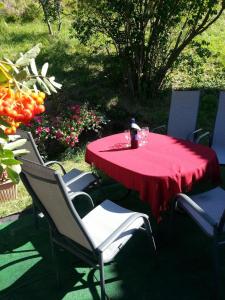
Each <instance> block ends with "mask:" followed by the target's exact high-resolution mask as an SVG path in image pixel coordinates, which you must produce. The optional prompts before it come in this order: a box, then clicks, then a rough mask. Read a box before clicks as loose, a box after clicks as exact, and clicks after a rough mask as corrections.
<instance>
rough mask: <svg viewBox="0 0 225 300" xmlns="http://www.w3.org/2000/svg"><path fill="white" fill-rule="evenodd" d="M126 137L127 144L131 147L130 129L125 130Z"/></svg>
mask: <svg viewBox="0 0 225 300" xmlns="http://www.w3.org/2000/svg"><path fill="white" fill-rule="evenodd" d="M124 137H125V140H126V146H127V147H129V146H130V130H125V131H124Z"/></svg>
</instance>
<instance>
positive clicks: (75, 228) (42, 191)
mask: <svg viewBox="0 0 225 300" xmlns="http://www.w3.org/2000/svg"><path fill="white" fill-rule="evenodd" d="M21 161H22V173H23V175H24V176H25V177H26V180H27V182H28V183H29V189H32V193H34V194H35V196H36V198H37V199H38V201H40V202H41V205H42V206H43V207H44V209H45V211H46V212H47V216H46V217H47V218H50V220H51V221H50V222H49V223H50V224H51V223H52V222H53V223H54V225H55V228H56V229H57V231H58V232H59V233H60V234H62V235H63V236H65V237H67V238H69V239H71V240H72V241H74V242H75V243H77V244H79V245H81V246H83V247H84V248H86V249H88V250H90V251H92V250H93V249H94V247H93V242H92V240H91V239H90V237H89V235H88V233H87V231H86V229H85V227H84V226H83V225H82V219H81V218H80V216H79V215H78V213H77V211H76V210H75V207H74V206H73V204H72V202H71V200H70V199H69V197H68V194H67V191H66V187H65V185H64V182H63V180H62V178H61V176H60V175H59V174H58V173H57V172H56V171H54V170H52V169H50V168H48V167H45V166H42V165H40V164H37V163H34V162H32V161H29V160H26V159H24V158H21Z"/></svg>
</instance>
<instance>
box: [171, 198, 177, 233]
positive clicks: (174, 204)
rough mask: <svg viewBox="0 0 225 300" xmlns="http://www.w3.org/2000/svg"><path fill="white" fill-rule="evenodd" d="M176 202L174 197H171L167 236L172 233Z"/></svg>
mask: <svg viewBox="0 0 225 300" xmlns="http://www.w3.org/2000/svg"><path fill="white" fill-rule="evenodd" d="M176 203H177V202H176V199H173V200H172V203H171V209H170V216H169V238H171V237H172V233H173V223H174V212H175V207H176Z"/></svg>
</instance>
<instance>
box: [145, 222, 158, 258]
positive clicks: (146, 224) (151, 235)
mask: <svg viewBox="0 0 225 300" xmlns="http://www.w3.org/2000/svg"><path fill="white" fill-rule="evenodd" d="M144 222H145V229H146V232H147V235H148V237H149V238H150V239H151V240H152V243H153V248H154V251H155V254H157V251H156V243H155V239H154V235H153V232H152V227H151V224H150V222H149V220H148V219H147V218H144Z"/></svg>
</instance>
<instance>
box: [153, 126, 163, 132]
mask: <svg viewBox="0 0 225 300" xmlns="http://www.w3.org/2000/svg"><path fill="white" fill-rule="evenodd" d="M160 131H164V132H166V125H161V126H158V127H155V128H152V129H151V132H160Z"/></svg>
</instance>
